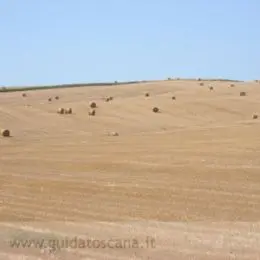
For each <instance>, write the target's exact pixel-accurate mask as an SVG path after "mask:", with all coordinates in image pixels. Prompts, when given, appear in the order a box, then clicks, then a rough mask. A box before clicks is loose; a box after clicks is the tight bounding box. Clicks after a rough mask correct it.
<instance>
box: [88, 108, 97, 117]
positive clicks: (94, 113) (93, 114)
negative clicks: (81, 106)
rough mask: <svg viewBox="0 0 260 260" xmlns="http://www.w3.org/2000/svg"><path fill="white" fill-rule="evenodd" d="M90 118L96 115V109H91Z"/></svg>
mask: <svg viewBox="0 0 260 260" xmlns="http://www.w3.org/2000/svg"><path fill="white" fill-rule="evenodd" d="M88 115H89V116H95V115H96V110H95V109H90V110H89V112H88Z"/></svg>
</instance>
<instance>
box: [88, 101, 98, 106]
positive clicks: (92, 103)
mask: <svg viewBox="0 0 260 260" xmlns="http://www.w3.org/2000/svg"><path fill="white" fill-rule="evenodd" d="M89 106H90V107H91V108H96V107H97V104H96V102H93V101H92V102H90V103H89Z"/></svg>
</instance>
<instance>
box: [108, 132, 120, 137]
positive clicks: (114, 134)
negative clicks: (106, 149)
mask: <svg viewBox="0 0 260 260" xmlns="http://www.w3.org/2000/svg"><path fill="white" fill-rule="evenodd" d="M110 135H111V136H119V133H118V132H111V133H110Z"/></svg>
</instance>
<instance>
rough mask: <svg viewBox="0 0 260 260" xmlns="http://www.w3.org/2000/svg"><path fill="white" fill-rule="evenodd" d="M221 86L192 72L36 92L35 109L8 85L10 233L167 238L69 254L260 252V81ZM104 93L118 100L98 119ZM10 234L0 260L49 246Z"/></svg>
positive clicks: (5, 175)
mask: <svg viewBox="0 0 260 260" xmlns="http://www.w3.org/2000/svg"><path fill="white" fill-rule="evenodd" d="M210 83H213V82H209V84H210ZM213 84H214V89H216V90H217V91H216V92H214V94H213V95H212V93H210V92H209V91H208V89H207V88H202V87H200V86H199V83H198V81H196V80H194V81H184V80H181V79H180V80H178V81H162V82H152V83H142V84H136V85H125V86H111V87H87V88H71V89H53V90H42V91H28V96H30V99H29V100H27V101H26V102H29V103H30V107H26V106H24V99H22V98H21V93H19V92H13V93H4V94H1V93H0V118H1V125H2V126H7V127H8V128H10V129H12V138H1V141H0V146H1V149H0V194H1V197H0V219H1V223H0V231H2V233H1V234H2V236H1V238H2V239H7V238H11V237H13V235H12V234H14V233H15V234H17V230H20V232H24V233H20V234H21V235H20V238H21V237H22V238H23V237H24V239H25V238H26V237H27V236H29V235H30V236H34V237H35V236H38V238H43V237H44V236H45V237H46V236H47V235H48V230H50V232H51V234H52V235H53V236H54V235H55V236H58V237H63V238H64V237H65V236H69V237H73V236H74V235H79V234H81V235H82V236H86V237H87V238H90V237H92V238H97V239H106V240H107V239H110V238H112V237H120V238H125V239H128V238H130V237H132V236H134V237H137V238H138V239H139V241H143V239H144V238H145V237H146V236H147V235H148V236H151V237H154V238H155V239H156V248H155V249H149V250H147V249H146V248H143V249H91V248H90V249H80V248H79V249H71V251H64V250H61V251H59V252H56V254H57V255H59V254H60V255H61V258H60V259H111V260H112V259H149V258H148V256H150V259H170V260H171V259H258V258H259V257H260V256H259V235H260V222H259V218H260V190H259V187H260V174H259V173H260V135H259V132H260V121H259V120H253V118H252V114H253V113H255V112H258V111H257V107H258V106H259V105H258V104H259V99H260V89H259V88H258V84H256V83H254V82H251V83H236V87H235V88H229V87H228V86H229V84H230V83H228V82H218V81H215V82H214V83H213ZM242 91H245V92H246V93H248V96H247V97H246V98H242V99H241V97H240V96H239V93H240V92H242ZM146 92H149V93H153V94H152V96H151V98H149V99H144V94H143V93H146ZM171 93H174V95H176V96H177V97H178V102H174V103H173V102H172V99H171V98H172V94H171ZM55 95H59V96H62V100H60V101H59V103H60V106H62V107H73V111H75V115H73V116H72V117H70V116H64V117H63V116H58V115H57V113H56V111H57V104H56V102H52V103H49V104H47V103H46V100H47V99H48V97H49V96H55ZM102 96H114V97H115V99H114V101H113V102H111V103H106V102H100V103H99V107H98V116H97V117H94V118H93V120H92V119H91V120H90V119H89V120H88V118H86V111H88V109H89V102H90V101H91V100H96V101H97V102H98V100H101V99H102ZM154 106H158V107H159V108H160V109H161V110H162V111H163V113H160V114H158V115H156V116H155V115H154V114H153V112H152V111H151V108H153V107H154ZM112 132H117V133H120V135H118V136H117V137H115V138H114V137H111V136H109V135H108V134H107V133H112ZM65 221H67V224H66V223H65ZM21 230H23V231H21ZM1 242H2V243H0V252H1V253H0V259H22V258H21V257H22V255H27V256H28V259H30V260H33V259H36V258H33V257H36V256H37V255H39V254H40V251H39V250H34V249H20V250H14V249H12V248H10V247H8V246H6V245H5V244H4V242H3V241H1ZM19 257H20V258H19ZM41 257H42V259H48V257H49V256H47V255H44V254H42V253H41Z"/></svg>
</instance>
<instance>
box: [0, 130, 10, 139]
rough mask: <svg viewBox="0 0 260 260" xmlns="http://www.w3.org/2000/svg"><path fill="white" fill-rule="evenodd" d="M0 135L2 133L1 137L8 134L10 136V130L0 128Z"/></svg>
mask: <svg viewBox="0 0 260 260" xmlns="http://www.w3.org/2000/svg"><path fill="white" fill-rule="evenodd" d="M1 135H2V136H3V137H9V136H10V130H8V129H2V130H1Z"/></svg>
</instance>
